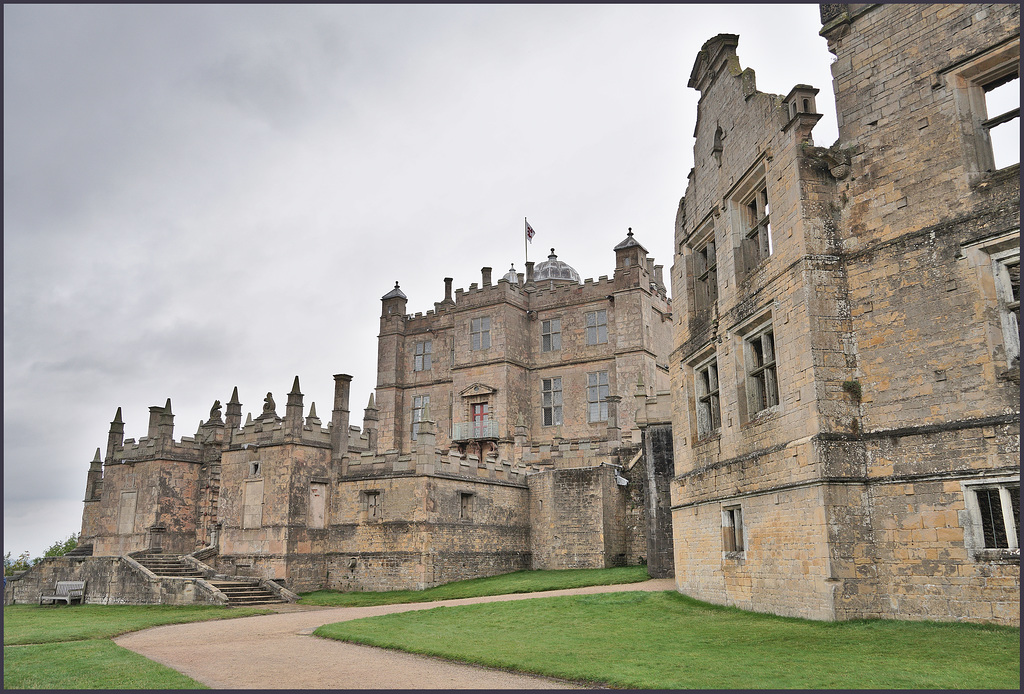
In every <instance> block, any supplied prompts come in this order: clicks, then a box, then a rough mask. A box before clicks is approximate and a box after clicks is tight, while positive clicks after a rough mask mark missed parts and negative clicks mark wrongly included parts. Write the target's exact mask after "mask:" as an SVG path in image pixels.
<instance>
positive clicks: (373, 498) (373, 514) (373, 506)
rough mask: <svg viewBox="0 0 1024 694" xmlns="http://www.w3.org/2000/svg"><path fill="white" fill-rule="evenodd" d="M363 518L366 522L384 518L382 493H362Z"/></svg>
mask: <svg viewBox="0 0 1024 694" xmlns="http://www.w3.org/2000/svg"><path fill="white" fill-rule="evenodd" d="M362 497H363V498H362V502H363V517H364V518H365V519H366V520H379V519H381V518H383V517H384V513H383V509H382V507H381V502H380V492H378V491H366V492H363V493H362Z"/></svg>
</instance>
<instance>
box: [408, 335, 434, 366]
mask: <svg viewBox="0 0 1024 694" xmlns="http://www.w3.org/2000/svg"><path fill="white" fill-rule="evenodd" d="M433 351H434V341H433V340H423V341H422V342H417V343H416V345H415V347H414V348H413V363H412V370H413V371H430V368H431V366H432V362H433V359H432V355H433Z"/></svg>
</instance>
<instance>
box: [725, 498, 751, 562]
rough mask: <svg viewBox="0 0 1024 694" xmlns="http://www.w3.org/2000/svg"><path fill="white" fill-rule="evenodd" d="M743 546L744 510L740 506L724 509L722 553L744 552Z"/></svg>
mask: <svg viewBox="0 0 1024 694" xmlns="http://www.w3.org/2000/svg"><path fill="white" fill-rule="evenodd" d="M745 549H746V547H745V545H744V544H743V510H742V509H741V508H740V507H739V506H726V507H723V508H722V551H724V552H742V551H744V550H745Z"/></svg>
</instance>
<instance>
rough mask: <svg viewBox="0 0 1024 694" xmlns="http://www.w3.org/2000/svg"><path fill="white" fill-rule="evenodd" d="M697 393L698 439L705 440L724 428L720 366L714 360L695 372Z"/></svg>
mask: <svg viewBox="0 0 1024 694" xmlns="http://www.w3.org/2000/svg"><path fill="white" fill-rule="evenodd" d="M694 377H695V380H696V391H697V438H699V439H700V438H705V437H707V436H710V435H711V434H713V433H715V432H717V431H718V430H719V429H720V428H721V426H722V412H721V409H720V406H719V399H718V365H717V363H716V362H715V361H714V360H713V359H712V361H710V362H709V363H706V364H704V365H702V366H699V367H697V368H696V369H695V370H694Z"/></svg>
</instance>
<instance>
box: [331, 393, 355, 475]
mask: <svg viewBox="0 0 1024 694" xmlns="http://www.w3.org/2000/svg"><path fill="white" fill-rule="evenodd" d="M351 385H352V377H351V376H349V375H348V374H335V375H334V410H333V412H331V451H332V457H333V458H334V460H341V458H342V457H344V456H345V454H346V453H348V414H349V412H348V391H349V388H350V387H351Z"/></svg>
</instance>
